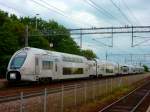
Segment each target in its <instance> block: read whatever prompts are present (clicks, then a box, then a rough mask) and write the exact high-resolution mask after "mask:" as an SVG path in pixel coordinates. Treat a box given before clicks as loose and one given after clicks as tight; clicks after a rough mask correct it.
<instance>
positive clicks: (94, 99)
mask: <svg viewBox="0 0 150 112" xmlns="http://www.w3.org/2000/svg"><path fill="white" fill-rule="evenodd" d="M93 100H95V83H94V82H93Z"/></svg>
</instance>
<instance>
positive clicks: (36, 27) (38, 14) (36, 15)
mask: <svg viewBox="0 0 150 112" xmlns="http://www.w3.org/2000/svg"><path fill="white" fill-rule="evenodd" d="M38 15H39V14H36V16H38ZM35 29H36V30H37V17H36V25H35Z"/></svg>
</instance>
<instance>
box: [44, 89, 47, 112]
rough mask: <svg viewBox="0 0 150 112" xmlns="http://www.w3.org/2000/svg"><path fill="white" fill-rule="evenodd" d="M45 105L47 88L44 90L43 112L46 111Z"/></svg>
mask: <svg viewBox="0 0 150 112" xmlns="http://www.w3.org/2000/svg"><path fill="white" fill-rule="evenodd" d="M46 107H47V89H46V88H45V90H44V112H46Z"/></svg>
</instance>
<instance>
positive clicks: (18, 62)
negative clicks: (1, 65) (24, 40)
mask: <svg viewBox="0 0 150 112" xmlns="http://www.w3.org/2000/svg"><path fill="white" fill-rule="evenodd" d="M26 57H27V54H26V53H25V52H21V53H19V54H17V55H16V56H15V57H14V58H13V59H12V61H11V64H10V68H11V69H19V68H21V66H22V65H23V63H24V61H25V59H26Z"/></svg>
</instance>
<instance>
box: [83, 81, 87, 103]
mask: <svg viewBox="0 0 150 112" xmlns="http://www.w3.org/2000/svg"><path fill="white" fill-rule="evenodd" d="M86 87H87V83H84V102H85V104H86V97H87V96H86Z"/></svg>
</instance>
